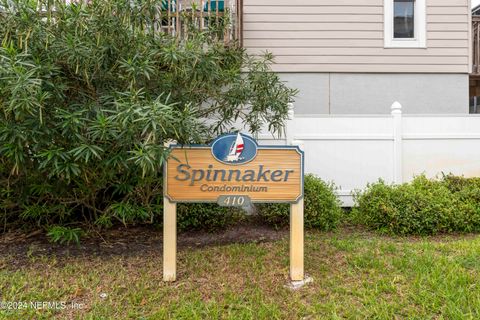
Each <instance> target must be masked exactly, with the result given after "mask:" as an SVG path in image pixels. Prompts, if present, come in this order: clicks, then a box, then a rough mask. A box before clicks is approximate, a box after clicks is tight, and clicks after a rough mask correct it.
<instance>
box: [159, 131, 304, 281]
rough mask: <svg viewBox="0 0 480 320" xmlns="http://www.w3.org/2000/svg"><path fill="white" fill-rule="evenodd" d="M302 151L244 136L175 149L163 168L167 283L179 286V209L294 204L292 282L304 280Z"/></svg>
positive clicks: (165, 275)
mask: <svg viewBox="0 0 480 320" xmlns="http://www.w3.org/2000/svg"><path fill="white" fill-rule="evenodd" d="M303 161H304V155H303V151H302V150H300V148H299V147H298V146H259V145H258V144H257V143H256V141H255V140H254V139H253V138H251V137H249V136H247V135H244V134H240V133H235V134H227V135H223V136H220V137H218V138H217V139H215V140H214V141H213V142H212V143H211V144H210V145H206V146H183V147H180V146H172V147H171V154H170V157H169V159H168V160H167V162H166V164H165V167H164V209H163V210H164V212H163V219H164V224H163V240H164V241H163V280H164V281H175V280H176V251H177V248H176V247H177V245H176V242H177V239H176V238H177V231H176V203H177V202H210V203H218V204H219V205H221V206H240V207H241V206H245V205H247V204H249V203H290V277H291V279H292V280H293V281H300V280H303V278H304V270H303V269H304V268H303V256H304V252H303V251H304V249H303V246H304V233H303Z"/></svg>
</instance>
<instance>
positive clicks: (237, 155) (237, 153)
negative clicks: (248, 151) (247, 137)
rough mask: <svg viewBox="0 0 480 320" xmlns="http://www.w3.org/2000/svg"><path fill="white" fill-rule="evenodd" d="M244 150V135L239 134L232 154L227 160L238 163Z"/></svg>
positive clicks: (233, 145)
mask: <svg viewBox="0 0 480 320" xmlns="http://www.w3.org/2000/svg"><path fill="white" fill-rule="evenodd" d="M243 148H244V143H243V138H242V135H241V134H240V133H238V134H237V138H236V139H235V142H234V143H233V144H232V146H231V147H230V152H229V153H228V156H227V159H226V160H227V161H238V160H239V158H240V155H241V154H242V152H243Z"/></svg>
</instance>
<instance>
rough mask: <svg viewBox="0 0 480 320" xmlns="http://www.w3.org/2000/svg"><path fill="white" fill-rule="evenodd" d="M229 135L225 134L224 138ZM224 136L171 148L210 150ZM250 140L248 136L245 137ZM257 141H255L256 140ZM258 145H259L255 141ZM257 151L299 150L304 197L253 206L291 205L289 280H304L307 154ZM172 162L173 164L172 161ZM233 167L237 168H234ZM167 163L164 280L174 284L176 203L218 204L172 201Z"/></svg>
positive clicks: (268, 147)
mask: <svg viewBox="0 0 480 320" xmlns="http://www.w3.org/2000/svg"><path fill="white" fill-rule="evenodd" d="M224 136H226V135H224ZM222 137H223V136H220V137H218V138H217V139H215V140H214V141H213V142H212V143H211V144H210V145H193V146H186V147H183V148H182V147H181V146H177V145H172V146H170V148H172V149H179V148H182V150H186V151H188V150H189V149H190V150H193V149H211V148H212V145H213V144H214V143H215V142H216V141H217V140H218V139H220V138H222ZM245 137H248V136H245ZM253 141H254V140H253ZM255 145H256V142H255ZM256 148H257V149H258V150H265V149H266V150H292V149H294V150H296V151H297V152H298V153H299V154H300V161H301V163H300V170H301V172H300V177H301V179H300V184H301V194H300V195H299V196H298V197H296V198H295V199H289V200H278V199H277V200H271V201H269V200H268V199H267V200H262V201H256V200H254V201H252V202H254V203H281V202H283V203H290V253H289V254H290V278H291V280H292V281H302V280H304V217H303V210H304V208H303V193H304V190H303V177H304V154H303V151H302V150H301V149H300V147H298V146H258V145H256ZM169 161H171V160H170V159H169ZM232 167H234V165H232ZM167 170H168V161H167V163H166V164H165V165H164V197H163V280H164V281H175V280H176V279H177V268H176V260H177V202H182V203H189V202H190V203H192V202H194V203H198V202H216V201H212V200H208V201H204V200H202V199H188V200H187V199H183V198H182V200H180V201H179V200H178V199H172V197H170V196H169V195H168V183H167Z"/></svg>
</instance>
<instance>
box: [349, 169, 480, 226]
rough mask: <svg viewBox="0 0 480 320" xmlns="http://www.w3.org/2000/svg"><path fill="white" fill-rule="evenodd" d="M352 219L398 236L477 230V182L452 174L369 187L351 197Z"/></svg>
mask: <svg viewBox="0 0 480 320" xmlns="http://www.w3.org/2000/svg"><path fill="white" fill-rule="evenodd" d="M354 199H355V207H354V208H353V210H352V216H353V220H354V221H355V222H356V223H359V224H362V225H365V226H367V227H369V228H371V229H374V230H379V231H382V232H386V233H394V234H400V235H409V234H415V235H434V234H439V233H448V232H475V231H480V179H467V178H463V177H456V176H453V175H447V176H443V177H442V178H441V179H428V178H427V177H425V176H424V175H421V176H418V177H416V178H415V179H414V180H413V181H412V182H410V183H404V184H401V185H390V184H386V183H385V182H384V181H381V180H380V181H379V182H377V183H374V184H370V185H369V186H368V187H367V188H366V189H365V190H363V191H359V192H357V193H356V194H355V197H354Z"/></svg>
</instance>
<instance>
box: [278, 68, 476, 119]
mask: <svg viewBox="0 0 480 320" xmlns="http://www.w3.org/2000/svg"><path fill="white" fill-rule="evenodd" d="M280 76H281V78H282V80H284V81H285V82H286V83H287V84H288V85H289V86H290V87H293V88H297V89H299V94H298V96H297V97H296V98H295V103H294V106H295V113H296V114H312V115H314V114H386V113H390V106H391V104H392V103H393V102H394V101H399V102H400V103H401V104H402V106H403V112H404V113H406V114H454V113H457V114H466V113H468V105H469V101H468V81H469V76H468V74H392V73H386V74H382V73H370V74H369V73H280Z"/></svg>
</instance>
